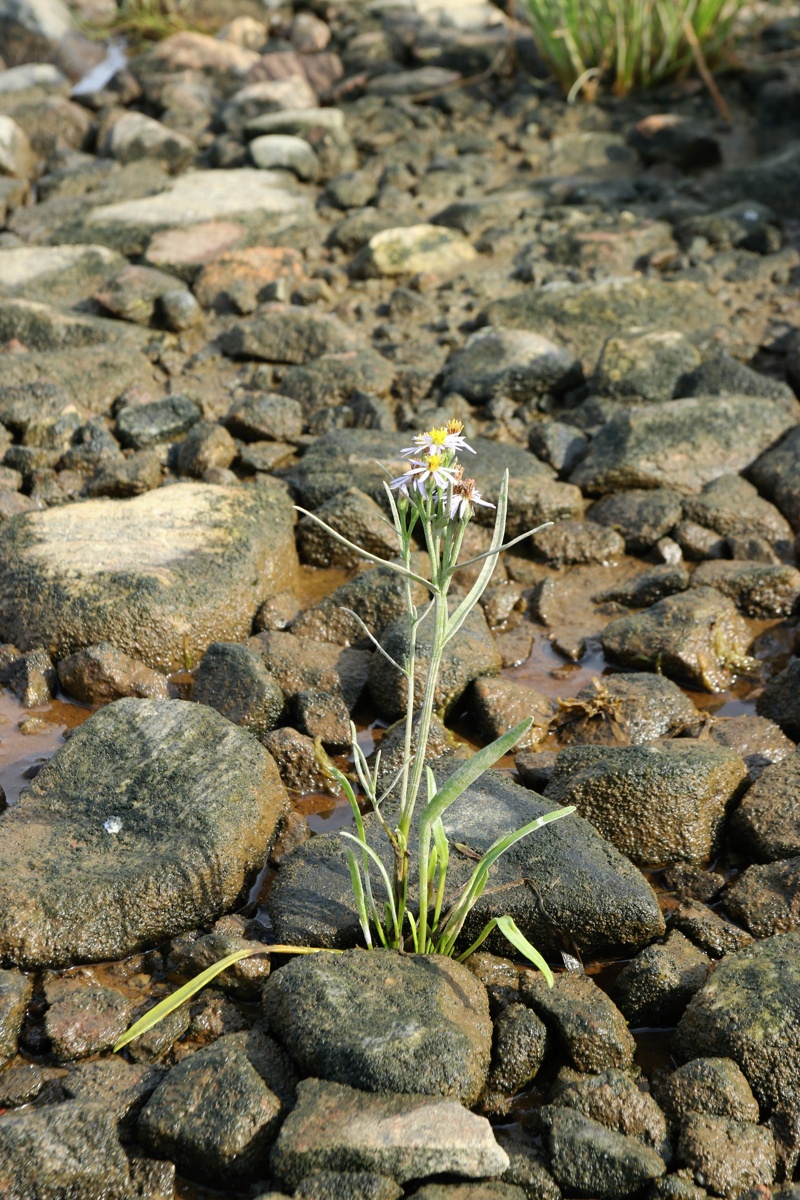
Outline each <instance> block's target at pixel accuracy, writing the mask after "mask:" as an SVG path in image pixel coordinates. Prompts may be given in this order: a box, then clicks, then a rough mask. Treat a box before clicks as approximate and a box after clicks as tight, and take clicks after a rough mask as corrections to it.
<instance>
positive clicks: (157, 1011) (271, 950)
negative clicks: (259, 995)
mask: <svg viewBox="0 0 800 1200" xmlns="http://www.w3.org/2000/svg"><path fill="white" fill-rule="evenodd" d="M323 952H324V953H325V954H339V953H341V952H340V951H339V950H324V951H323V949H322V948H321V947H318V946H262V945H261V944H259V945H257V946H253V947H250V946H248V947H247V948H246V949H244V950H234V952H233V954H227V955H226V956H225V958H221V959H220V960H219V962H216V963H214V964H213V965H212V966H210V967H206V969H205V971H201V972H200V974H199V975H196V976H195V977H194V979H190V980H189V982H188V983H185V984H184V985H183V987H179V988H178V990H177V991H176V992H173V993H172V995H171V996H167V997H166V999H164V1000H161V1001H160V1002H159V1003H158V1004H156V1005H155V1007H154V1008H151V1009H150V1011H149V1012H146V1013H145V1015H144V1016H143V1017H140V1018H139V1020H138V1021H136V1022H135V1023H134V1024H133V1025H131V1027H130V1029H129V1030H127V1032H126V1033H123V1035H122V1037H121V1038H120V1039H119V1041H118V1042H116V1044H115V1045H114V1053H115V1054H116V1052H117V1051H118V1050H122V1048H123V1047H124V1046H127V1045H128V1043H129V1042H132V1041H133V1039H134V1038H137V1037H141V1035H142V1034H143V1033H147V1031H148V1029H152V1028H153V1027H154V1026H156V1025H158V1023H159V1021H163V1020H164V1017H168V1016H169V1014H170V1013H172V1012H174V1011H175V1009H176V1008H180V1006H181V1005H182V1004H185V1003H186V1001H187V1000H191V998H192V996H196V995H197V993H198V992H199V991H201V990H202V989H203V988H204V987H205V986H206V984H207V983H210V982H211V980H212V979H216V977H217V976H218V975H220V974H222V972H223V971H226V970H227V969H228V967H232V966H233V965H234V963H237V962H241V961H242V959H243V958H252V957H253V956H254V955H255V954H322V953H323Z"/></svg>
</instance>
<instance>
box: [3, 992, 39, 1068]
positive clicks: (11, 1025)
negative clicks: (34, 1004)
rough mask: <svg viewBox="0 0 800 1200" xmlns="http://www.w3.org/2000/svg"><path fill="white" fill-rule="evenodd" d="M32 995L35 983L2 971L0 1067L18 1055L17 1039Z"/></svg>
mask: <svg viewBox="0 0 800 1200" xmlns="http://www.w3.org/2000/svg"><path fill="white" fill-rule="evenodd" d="M32 995H33V981H32V980H31V979H29V978H28V977H27V976H26V975H22V974H21V973H20V972H19V971H2V970H0V1066H5V1064H6V1063H7V1062H10V1061H11V1059H12V1058H13V1057H14V1055H15V1054H16V1053H17V1038H18V1037H19V1031H20V1029H21V1028H22V1022H23V1020H24V1019H25V1010H26V1008H27V1005H28V1001H29V1000H30V999H31V996H32Z"/></svg>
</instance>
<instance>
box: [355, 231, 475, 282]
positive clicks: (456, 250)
mask: <svg viewBox="0 0 800 1200" xmlns="http://www.w3.org/2000/svg"><path fill="white" fill-rule="evenodd" d="M477 257H478V255H477V251H476V250H475V249H474V247H473V246H472V244H471V243H470V242H468V241H467V239H466V238H465V237H464V235H463V234H461V233H458V232H457V231H456V230H454V229H447V228H445V227H443V226H441V225H401V226H398V227H396V228H394V229H384V230H382V231H381V232H380V233H376V234H373V236H372V237H371V238H370V239H369V241H368V242H367V244H366V245H365V246H363V247H362V248H361V249H360V250H359V251H358V253H357V254H356V256H355V258H354V259H353V261H352V263H351V264H350V274H351V275H352V276H353V277H354V278H356V279H370V278H375V277H381V276H395V275H416V274H418V273H419V272H420V271H422V272H425V273H428V272H430V273H433V274H436V275H440V274H445V275H448V274H452V273H453V272H454V271H458V270H459V269H465V268H468V267H469V264H470V263H471V262H473V261H474V260H475V259H476V258H477Z"/></svg>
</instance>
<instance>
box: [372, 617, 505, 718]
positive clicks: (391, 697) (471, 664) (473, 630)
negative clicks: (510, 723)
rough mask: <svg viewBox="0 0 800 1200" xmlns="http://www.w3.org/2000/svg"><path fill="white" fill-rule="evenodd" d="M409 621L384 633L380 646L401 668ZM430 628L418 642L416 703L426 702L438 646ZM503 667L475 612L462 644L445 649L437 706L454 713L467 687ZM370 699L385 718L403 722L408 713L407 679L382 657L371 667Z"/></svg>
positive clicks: (461, 635) (483, 620) (422, 631)
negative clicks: (431, 664) (431, 659)
mask: <svg viewBox="0 0 800 1200" xmlns="http://www.w3.org/2000/svg"><path fill="white" fill-rule="evenodd" d="M409 638H410V633H409V625H408V619H407V617H399V618H398V619H397V620H396V621H393V622H392V623H391V625H389V626H388V627H387V628H386V629H385V630H384V632H383V635H382V637H381V646H382V647H383V649H384V650H385V651H386V653H387V654H389V655H390V656H391V657H392V658H393V659H394V661H395V662H396V663H402V662H403V661H404V659H405V656H406V653H407V651H408V645H409ZM432 639H433V632H432V626H431V623H430V622H428V623H427V624H426V625H423V626H422V628H421V629H420V631H419V632H418V633H417V637H416V673H415V691H414V698H415V702H416V703H417V704H420V703H421V702H422V696H423V693H424V689H425V673H426V670H427V663H428V659H429V657H430V654H431V649H432V646H433V640H432ZM501 666H502V659H501V657H500V652H499V650H498V649H497V646H496V645H495V641H494V638H493V637H492V633H491V630H490V629H489V626H488V625H487V624H486V618H485V617H484V615H483V611H482V609H481V608H480V607H477V608H474V609H473V610H472V612H471V613H470V614H469V616H468V617H467V619H466V620H465V621H464V623H463V625H462V626H461V630H460V632H459V635H458V637H457V638H454V639H453V640H452V641H451V642H450V643H449V645H448V646H447V647H446V648H445V651H444V655H443V657H442V666H441V670H440V673H439V677H438V681H437V685H436V692H435V697H434V705H435V707H436V708H437V710H439V711H440V712H447V711H449V710H450V709H451V708H452V707H453V706H454V705H455V704H456V703H457V702H458V701H459V700H460V699H461V697H462V696H463V694H464V692H465V691H466V689H467V687H468V685H469V684H470V683H472V681H473V680H475V679H478V678H480V676H482V675H496V674H498V673H499V671H500V668H501ZM369 690H370V695H371V696H372V699H373V701H374V703H375V705H376V707H377V709H378V712H379V713H381V715H382V716H385V717H388V718H389V719H393V718H397V717H401V716H402V715H403V713H404V712H405V709H406V702H407V696H408V685H407V681H406V678H405V676H404V675H402V674H401V672H400V671H399V670H398V669H397V668H396V667H394V666H393V665H392V664H391V663H390V662H388V661H387V659H386V658H385V657H384V656H383V655H382V654H374V655H373V656H372V659H371V660H370V664H369Z"/></svg>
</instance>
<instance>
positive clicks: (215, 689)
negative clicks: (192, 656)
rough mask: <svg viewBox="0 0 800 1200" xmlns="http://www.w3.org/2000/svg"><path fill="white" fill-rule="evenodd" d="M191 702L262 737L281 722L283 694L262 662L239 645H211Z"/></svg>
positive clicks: (224, 643)
mask: <svg viewBox="0 0 800 1200" xmlns="http://www.w3.org/2000/svg"><path fill="white" fill-rule="evenodd" d="M192 699H193V700H194V701H196V702H197V703H198V704H208V705H210V706H211V708H215V709H216V710H217V712H219V713H222V715H223V717H227V718H228V720H229V721H233V723H234V725H243V726H244V727H245V728H246V729H249V730H250V731H251V733H254V734H255V735H256V737H263V735H264V734H266V733H269V731H270V730H271V729H274V728H275V726H276V725H277V724H278V722H279V721H280V718H281V715H282V713H283V708H284V697H283V692H282V691H281V689H280V687H279V686H278V684H277V682H276V681H275V679H274V678H273V677H272V675H270V673H269V672H268V671H267V669H266V667H265V666H264V663H263V662H262V660H261V658H260V657H259V656H258V655H257V654H255V653H254V652H253V651H252V650H251V649H250V648H249V647H248V646H244V645H242V644H241V643H237V642H212V643H211V645H210V646H209V647H208V649H207V650H206V652H205V654H204V655H203V657H202V660H201V662H200V668H199V670H198V672H197V676H196V678H195V682H194V689H193V691H192Z"/></svg>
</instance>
